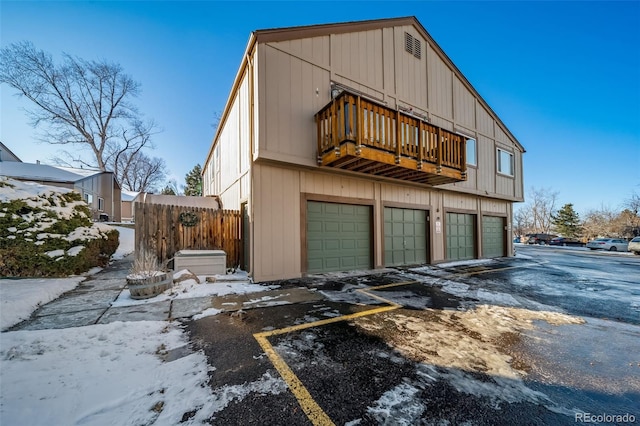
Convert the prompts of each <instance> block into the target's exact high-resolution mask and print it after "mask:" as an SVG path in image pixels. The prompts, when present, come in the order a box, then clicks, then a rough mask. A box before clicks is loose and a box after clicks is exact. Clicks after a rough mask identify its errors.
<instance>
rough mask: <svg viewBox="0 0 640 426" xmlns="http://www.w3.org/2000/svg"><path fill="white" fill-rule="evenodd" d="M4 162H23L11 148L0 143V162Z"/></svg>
mask: <svg viewBox="0 0 640 426" xmlns="http://www.w3.org/2000/svg"><path fill="white" fill-rule="evenodd" d="M2 161H20V162H21V161H22V160H21V159H19V158H18V156H17V155H15V154H14V153H13V152H11V150H10V149H9V148H7V147H6V146H5V144H3V143H2V142H0V162H2Z"/></svg>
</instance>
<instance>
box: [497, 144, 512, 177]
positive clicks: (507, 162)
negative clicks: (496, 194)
mask: <svg viewBox="0 0 640 426" xmlns="http://www.w3.org/2000/svg"><path fill="white" fill-rule="evenodd" d="M498 173H502V174H503V175H508V176H513V154H512V153H510V152H508V151H504V150H502V149H500V148H498Z"/></svg>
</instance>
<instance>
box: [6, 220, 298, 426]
mask: <svg viewBox="0 0 640 426" xmlns="http://www.w3.org/2000/svg"><path fill="white" fill-rule="evenodd" d="M116 228H117V229H118V231H120V246H119V248H118V250H117V251H116V253H115V254H114V256H113V258H114V259H121V258H123V257H125V256H127V255H129V254H130V253H132V252H133V243H134V232H133V231H134V230H133V229H130V228H126V227H119V226H117V225H116ZM98 271H100V268H94V269H93V270H91V271H89V272H88V273H87V275H90V274H93V273H96V272H98ZM182 273H184V272H183V271H181V272H179V273H178V274H176V275H178V276H179V275H180V274H182ZM201 278H202V280H201V281H202V282H203V283H202V284H198V283H197V282H196V281H195V280H193V279H191V280H185V281H183V282H181V283H179V284H176V285H175V286H174V287H173V288H172V289H170V290H168V291H167V292H166V293H163V294H161V295H160V296H157V297H154V298H150V299H146V300H141V301H135V300H133V299H131V298H130V295H129V292H128V290H125V291H123V292H122V293H121V295H120V297H119V298H118V299H117V301H116V302H115V303H114V306H127V305H134V304H140V303H152V302H157V301H158V300H165V299H167V298H189V297H202V296H213V295H227V294H233V293H239V294H246V293H252V292H257V291H264V290H268V289H273V288H277V287H278V286H269V287H265V286H260V285H257V284H253V283H252V282H251V280H250V278H249V277H248V275H247V274H246V272H243V271H237V272H236V273H235V274H233V275H219V276H216V282H215V283H206V281H205V277H201ZM84 279H85V277H84V276H76V277H69V278H64V279H58V278H45V279H11V280H8V279H5V280H0V302H1V305H0V307H1V314H2V315H1V326H2V329H3V330H5V329H6V328H8V327H10V326H11V325H13V324H16V323H18V322H20V321H22V320H23V319H26V318H28V317H29V316H30V315H31V313H32V312H33V311H34V310H35V309H37V308H38V306H39V305H41V304H44V303H47V302H49V301H51V300H53V299H55V298H57V297H58V296H60V295H61V294H62V293H64V292H66V291H69V290H72V289H73V288H75V287H76V286H77V285H78V284H79V283H80V282H82V281H83V280H84ZM260 301H262V302H264V300H262V299H260ZM220 312H221V311H219V310H215V309H208V310H206V311H204V312H202V313H201V314H199V316H198V317H204V316H208V315H215V314H218V313H220ZM187 341H188V339H187V336H186V334H185V333H183V331H182V330H181V329H180V328H179V326H178V325H176V323H170V322H165V321H137V322H114V323H111V324H100V325H92V326H86V327H76V328H68V329H56V330H38V331H12V332H4V333H2V334H0V361H1V363H0V382H1V383H2V387H1V388H0V424H3V425H4V424H6V425H18V424H29V425H50V424H59V425H62V424H77V425H84V424H91V425H102V424H105V425H106V424H117V425H140V424H161V425H174V424H185V425H189V424H202V423H203V422H204V421H205V420H206V419H208V418H209V417H210V416H211V415H213V414H215V413H216V412H219V411H221V410H223V409H224V408H225V407H226V406H227V405H228V404H229V403H230V402H231V401H241V400H242V399H244V398H245V397H247V396H248V395H250V394H251V393H253V392H257V393H261V394H265V393H273V394H278V393H281V392H283V391H284V390H286V384H285V383H284V382H283V381H282V379H280V378H275V377H272V376H271V375H270V374H269V373H266V374H265V375H264V376H263V377H262V378H260V379H259V380H257V381H255V382H251V383H245V384H243V385H235V386H223V387H221V388H218V389H213V390H212V389H210V388H209V387H208V386H207V382H208V372H209V369H210V367H209V366H208V365H207V360H206V357H205V356H204V354H203V353H201V352H198V353H189V351H188V350H183V352H185V353H187V355H186V356H182V357H179V358H178V359H175V360H170V359H171V357H170V356H168V355H170V354H171V353H173V352H172V350H177V351H178V352H180V351H181V348H183V347H185V345H186V344H187ZM212 368H213V369H215V367H212ZM183 420H184V423H183V422H182V421H183Z"/></svg>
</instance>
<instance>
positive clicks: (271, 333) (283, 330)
mask: <svg viewBox="0 0 640 426" xmlns="http://www.w3.org/2000/svg"><path fill="white" fill-rule="evenodd" d="M400 307H401V306H400V305H398V304H395V303H394V304H393V305H392V306H382V307H380V308H375V309H369V310H366V311H362V312H356V313H355V314H349V315H341V316H339V317H334V318H327V319H323V320H319V321H314V322H307V323H304V324H298V325H292V326H290V327H285V328H280V329H278V330H270V331H263V332H261V333H256V334H254V336H259V337H269V336H277V335H279V334H286V333H291V332H292V331H299V330H304V329H307V328H312V327H319V326H321V325H327V324H332V323H334V322H341V321H347V320H350V319H354V318H360V317H364V316H367V315H374V314H379V313H381V312H387V311H392V310H394V309H398V308H400ZM256 338H257V337H256Z"/></svg>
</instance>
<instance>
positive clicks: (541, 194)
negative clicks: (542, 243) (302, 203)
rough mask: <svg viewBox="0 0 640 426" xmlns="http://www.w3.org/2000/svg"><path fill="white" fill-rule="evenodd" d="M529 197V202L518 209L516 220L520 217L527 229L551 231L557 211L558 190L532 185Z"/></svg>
mask: <svg viewBox="0 0 640 426" xmlns="http://www.w3.org/2000/svg"><path fill="white" fill-rule="evenodd" d="M527 198H528V201H527V203H526V204H524V205H523V206H522V207H520V208H519V209H518V211H517V212H516V215H515V216H514V220H518V218H520V220H521V222H522V227H523V229H524V230H525V231H529V232H531V233H536V232H540V233H549V232H550V230H551V225H552V219H553V214H554V213H555V212H556V202H557V200H558V192H557V191H553V190H551V189H550V188H540V189H537V188H535V187H531V189H530V190H529V195H528V197H527ZM516 226H517V225H516Z"/></svg>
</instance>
